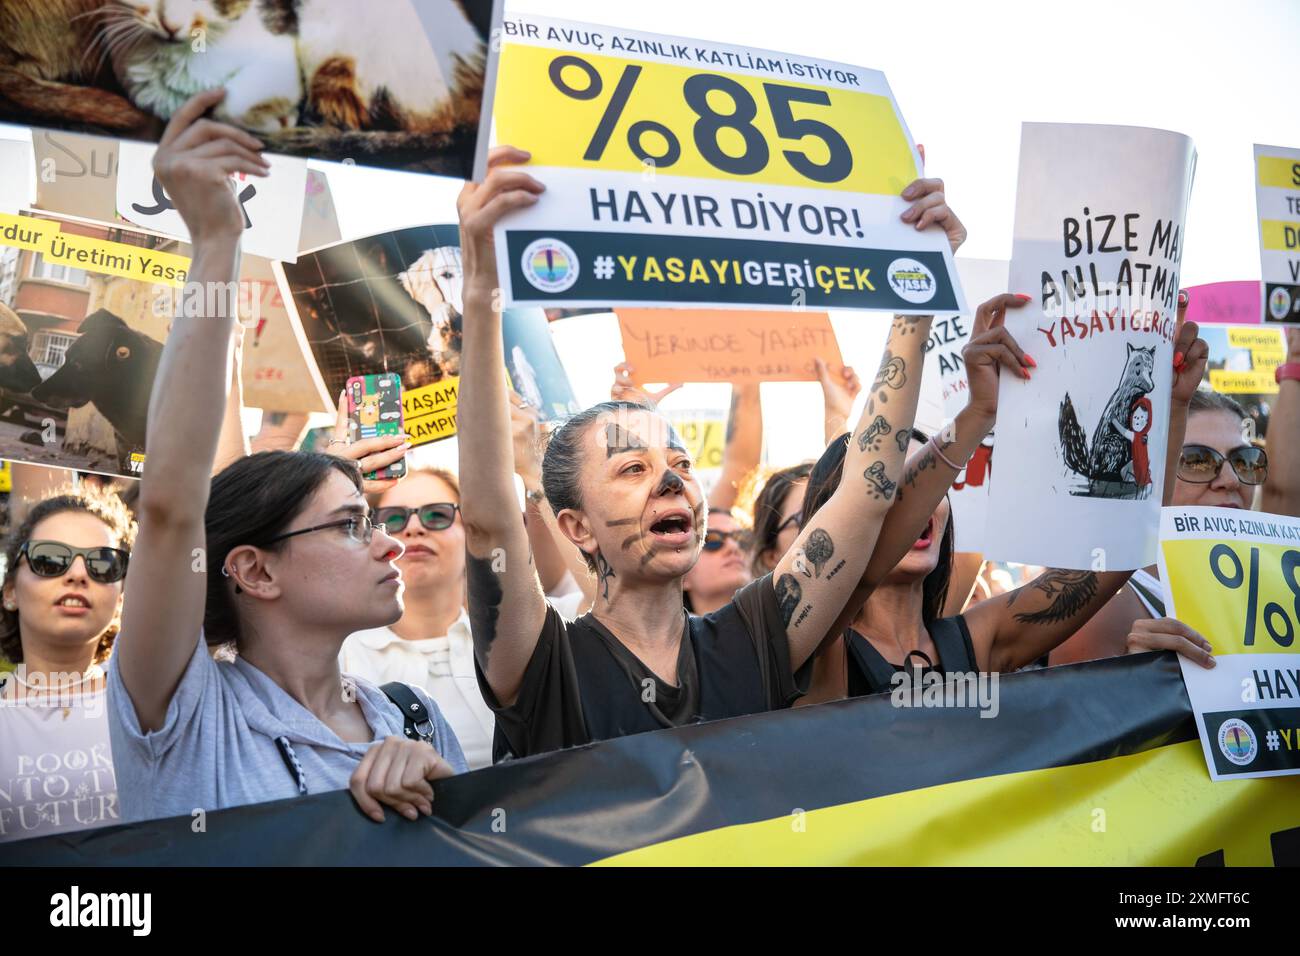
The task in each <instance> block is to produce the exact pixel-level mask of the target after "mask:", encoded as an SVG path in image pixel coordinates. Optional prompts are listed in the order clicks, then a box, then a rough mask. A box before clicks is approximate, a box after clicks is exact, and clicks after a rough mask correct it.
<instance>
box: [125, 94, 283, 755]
mask: <svg viewBox="0 0 1300 956" xmlns="http://www.w3.org/2000/svg"><path fill="white" fill-rule="evenodd" d="M224 95H225V93H224V91H223V90H213V91H210V92H207V93H200V94H199V95H198V96H196V97H194V98H193V99H191V100H190V101H189V102H188V103H186V104H185V105H184V106H182V107H181V108H180V109H179V110H178V111H177V112H176V114H175V115H174V116H173V117H172V119H171V122H170V123H168V124H167V129H166V131H165V132H164V133H163V137H162V140H161V142H160V143H159V146H158V152H157V154H156V155H155V156H154V172H155V173H156V174H157V176H158V181H159V182H160V183H162V185H163V187H164V188H165V189H166V190H167V192H168V194H169V195H170V196H171V197H172V201H173V202H174V203H175V205H176V209H177V210H178V211H179V212H180V214H181V216H182V218H183V219H184V220H185V225H186V227H187V228H188V229H189V231H190V236H191V237H192V239H193V242H194V259H193V261H192V262H191V265H190V273H189V276H188V277H187V288H186V290H185V291H186V295H187V296H193V297H194V299H196V300H198V301H197V302H194V303H192V304H193V305H199V303H200V302H201V303H203V304H208V303H215V302H220V303H221V306H222V308H219V309H218V310H217V314H214V315H213V314H208V313H207V312H202V313H201V314H199V315H192V314H187V313H190V312H192V311H193V310H192V309H185V310H182V311H181V314H179V315H177V317H176V319H175V322H174V323H173V324H172V328H171V332H170V333H169V334H168V336H167V342H166V344H165V345H164V346H163V354H162V360H161V362H160V363H159V365H158V372H157V375H156V377H155V378H154V383H153V394H152V396H151V397H150V400H149V424H148V433H147V440H146V442H147V448H148V455H149V458H148V462H147V464H146V466H145V469H144V476H143V478H142V479H141V482H140V499H139V503H138V505H137V516H138V519H139V523H140V530H139V534H138V536H137V537H136V542H135V547H134V549H133V550H132V554H131V568H130V571H129V572H128V574H127V584H126V593H127V598H126V602H125V605H124V607H123V611H122V632H121V634H120V635H119V637H118V640H117V644H116V647H115V649H114V658H115V660H116V666H118V667H119V668H120V669H121V675H122V680H123V682H124V683H125V685H126V688H127V691H128V692H129V693H130V695H131V700H132V702H133V703H134V705H135V711H136V715H137V717H138V718H139V720H140V724H141V727H142V728H143V729H144V730H146V731H148V730H154V729H157V728H158V727H160V726H162V723H163V719H164V718H165V716H166V713H167V705H168V704H169V703H170V701H171V696H172V693H173V692H174V691H175V689H176V685H177V683H178V682H179V681H180V678H181V675H182V674H183V673H184V670H185V665H186V663H187V662H188V661H189V659H190V656H191V655H192V654H193V653H194V646H195V642H196V641H197V640H198V636H199V630H200V629H201V627H202V624H203V609H204V604H205V596H206V594H205V581H206V578H205V575H204V574H202V573H196V570H195V569H196V567H197V568H202V567H203V565H202V564H197V563H196V562H197V561H198V559H199V558H200V557H201V556H202V555H203V553H204V552H203V548H204V545H205V537H204V527H203V514H204V510H205V509H206V508H207V503H208V483H209V482H210V481H211V478H212V466H213V463H214V461H215V459H216V454H217V441H218V437H219V435H220V433H221V422H222V416H223V413H224V411H225V408H226V398H227V389H228V388H229V387H230V382H231V368H232V362H233V351H234V334H235V329H236V328H237V323H238V315H237V314H236V310H235V308H234V306H235V303H234V298H235V297H234V296H233V295H227V296H221V295H213V296H209V295H208V294H207V291H208V290H209V289H210V288H212V286H211V283H222V284H223V287H224V286H225V284H226V283H232V285H230V286H229V288H231V289H233V288H234V286H233V283H234V282H235V280H236V279H237V278H238V277H239V239H240V236H241V235H243V231H244V217H243V213H242V212H241V210H240V207H239V202H238V201H237V200H236V198H235V194H234V192H233V191H232V190H231V188H230V184H229V177H230V176H232V175H234V174H236V173H246V174H252V175H255V176H264V175H266V173H267V171H268V167H267V165H266V163H265V161H264V160H263V159H262V157H261V154H260V152H259V150H260V148H261V144H260V143H258V141H257V140H256V139H254V138H253V137H252V136H250V135H248V134H247V133H245V132H243V131H241V130H238V129H236V128H234V127H233V126H227V125H225V124H222V123H215V122H213V121H211V120H206V119H202V118H201V117H202V116H203V114H204V113H205V112H206V111H207V110H209V109H210V108H212V107H214V106H215V105H216V104H217V103H219V102H220V101H221V100H222V98H223V97H224Z"/></svg>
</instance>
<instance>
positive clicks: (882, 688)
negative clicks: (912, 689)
mask: <svg viewBox="0 0 1300 956" xmlns="http://www.w3.org/2000/svg"><path fill="white" fill-rule="evenodd" d="M928 630H929V632H930V640H932V641H933V642H934V649H935V651H936V652H937V655H938V658H939V659H938V660H937V661H932V662H930V663H929V664H927V665H925V666H921V667H917V668H915V669H916V670H918V671H920V675H919V676H922V677H923V676H924V675H925V674H927V673H929V672H931V671H933V672H934V673H936V674H938V675H939V677H943V676H944V674H945V672H947V671H953V672H970V671H975V670H978V668H977V667H976V666H975V646H974V645H973V644H972V643H971V639H970V630H969V629H968V628H967V627H966V618H965V617H963V616H962V615H960V614H958V615H956V616H955V617H945V618H941V619H940V620H937V621H932V622H931V623H930V627H929V628H928ZM844 643H845V645H846V647H845V656H846V657H847V658H848V677H849V680H848V685H849V687H848V690H849V696H850V697H863V696H865V695H867V694H883V693H888V692H889V691H891V690H893V685H892V684H891V683H890V681H891V680H892V679H893V676H894V675H895V674H897V673H900V672H902V670H903V668H904V666H909V667H911V666H913V665H912V664H911V662H910V661H909V662H908V664H907V665H903V664H892V663H890V662H889V661H887V660H885V658H884V656H883V655H882V654H881V653H880V652H879V651H878V650H876V649H875V647H873V646H872V644H871V642H870V641H869V640H867V639H866V638H865V637H863V636H862V635H861V634H859V633H858V632H857V631H855V630H853V629H852V628H849V629H848V630H846V631H845V632H844ZM916 654H917V656H918V657H921V658H925V655H924V654H921V653H920V652H916ZM908 656H909V658H910V657H911V655H908ZM925 659H926V660H929V659H928V658H925Z"/></svg>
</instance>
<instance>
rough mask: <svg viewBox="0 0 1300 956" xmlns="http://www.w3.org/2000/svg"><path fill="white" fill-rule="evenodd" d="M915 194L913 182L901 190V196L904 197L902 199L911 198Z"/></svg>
mask: <svg viewBox="0 0 1300 956" xmlns="http://www.w3.org/2000/svg"><path fill="white" fill-rule="evenodd" d="M915 195H916V184H915V183H913V184H912V185H910V186H908V187H907V188H906V189H904V190H903V198H904V199H911V198H912V197H913V196H915Z"/></svg>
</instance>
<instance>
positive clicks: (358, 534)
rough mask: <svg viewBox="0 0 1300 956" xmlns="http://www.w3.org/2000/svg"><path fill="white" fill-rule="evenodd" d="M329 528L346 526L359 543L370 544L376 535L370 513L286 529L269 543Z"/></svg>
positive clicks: (350, 536) (354, 539)
mask: <svg viewBox="0 0 1300 956" xmlns="http://www.w3.org/2000/svg"><path fill="white" fill-rule="evenodd" d="M327 528H346V529H347V533H348V537H349V538H351V539H352V540H353V541H355V542H356V543H357V544H369V543H370V542H371V540H372V539H373V538H374V536H375V525H374V523H373V522H372V521H371V520H370V516H369V515H353V516H352V517H350V518H343V519H341V520H339V521H330V522H328V523H327V524H317V525H312V526H311V527H310V528H299V529H298V530H297V531H286V532H285V533H284V534H278V535H276V536H275V537H274V538H272V539H271V540H270V541H268V542H266V543H267V544H275V542H277V541H283V540H284V539H285V538H292V537H294V536H295V535H300V534H311V533H312V532H313V531H324V530H326V529H327Z"/></svg>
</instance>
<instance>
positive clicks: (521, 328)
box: [275, 224, 577, 446]
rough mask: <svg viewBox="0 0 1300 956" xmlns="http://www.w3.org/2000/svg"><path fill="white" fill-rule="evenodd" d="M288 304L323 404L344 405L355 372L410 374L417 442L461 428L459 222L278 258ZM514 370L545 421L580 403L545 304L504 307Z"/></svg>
mask: <svg viewBox="0 0 1300 956" xmlns="http://www.w3.org/2000/svg"><path fill="white" fill-rule="evenodd" d="M275 269H276V272H277V276H278V277H279V278H280V279H281V282H282V288H283V289H284V290H285V293H286V300H287V301H288V302H290V303H291V304H292V306H293V308H294V311H295V313H296V316H297V319H298V323H299V325H298V327H299V328H300V329H301V333H302V336H303V339H302V341H303V343H304V345H305V347H306V349H307V350H308V351H310V353H311V355H312V357H313V359H314V361H313V362H312V363H311V365H312V367H311V372H312V381H313V382H314V383H315V386H316V388H317V390H318V393H319V395H320V397H321V400H322V401H326V402H329V401H331V399H332V401H333V402H337V400H338V394H339V392H341V391H342V390H343V386H344V383H346V382H347V380H348V379H349V378H351V377H352V376H354V375H371V374H376V373H379V372H391V373H396V374H397V375H399V376H400V377H401V379H402V406H403V409H404V410H405V415H406V430H407V432H408V433H410V435H411V438H412V444H413V445H417V446H418V445H423V444H427V443H428V442H431V441H441V440H442V439H444V438H450V437H452V436H453V435H455V434H456V397H457V392H458V384H459V377H460V342H461V314H462V312H461V310H462V309H463V305H462V298H461V287H462V280H463V277H464V273H463V271H462V269H461V256H460V227H459V226H457V225H454V224H443V225H432V226H415V227H412V228H409V229H401V230H398V231H397V232H390V233H383V234H380V235H377V236H369V237H367V238H365V239H356V240H349V241H347V242H339V243H335V244H333V245H330V246H326V247H324V248H321V249H316V250H313V251H311V252H307V253H303V254H302V255H301V256H299V258H298V261H297V262H295V263H287V262H286V263H276V265H275ZM504 338H505V348H506V364H507V372H508V374H509V376H510V380H511V383H512V384H513V385H514V386H515V388H516V390H518V391H520V393H521V394H522V395H524V396H525V398H529V399H531V400H532V401H534V402H536V405H537V407H538V408H539V409H540V410H541V411H542V413H543V417H544V418H546V419H548V420H549V419H553V418H557V417H564V416H565V415H568V414H570V413H572V412H573V411H575V410H576V409H577V402H576V400H575V398H574V396H573V390H572V388H571V387H570V386H569V381H568V378H567V377H566V376H565V373H564V369H563V366H562V365H561V364H560V360H559V356H558V355H557V354H556V352H555V346H554V344H553V343H552V342H551V339H550V333H549V331H548V329H547V324H546V316H545V314H544V313H543V312H541V310H535V309H522V310H514V309H508V310H506V314H505V317H504Z"/></svg>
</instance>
